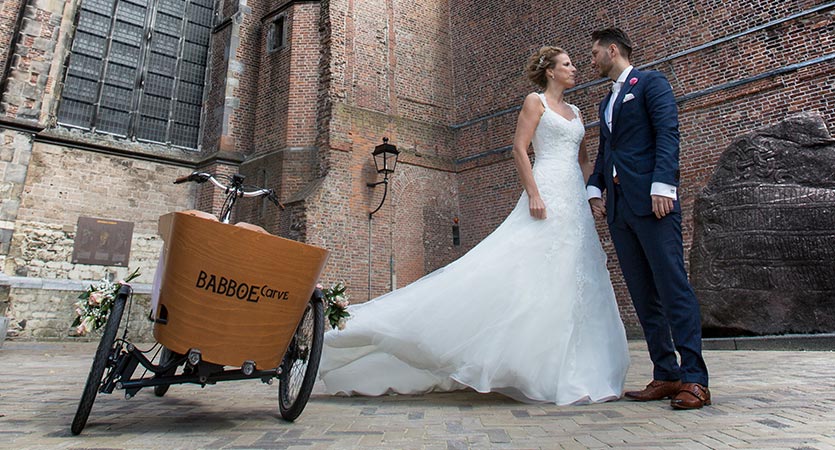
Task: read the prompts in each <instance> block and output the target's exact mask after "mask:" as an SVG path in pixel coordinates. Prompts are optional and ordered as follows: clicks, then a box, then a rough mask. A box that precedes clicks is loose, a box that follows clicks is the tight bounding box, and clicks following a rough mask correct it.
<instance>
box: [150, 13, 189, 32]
mask: <svg viewBox="0 0 835 450" xmlns="http://www.w3.org/2000/svg"><path fill="white" fill-rule="evenodd" d="M182 28H183V18H182V17H174V16H169V15H168V14H163V13H158V14H157V21H156V25H155V26H154V31H159V32H161V33H165V34H167V35H169V36H179V35H180V33H182Z"/></svg>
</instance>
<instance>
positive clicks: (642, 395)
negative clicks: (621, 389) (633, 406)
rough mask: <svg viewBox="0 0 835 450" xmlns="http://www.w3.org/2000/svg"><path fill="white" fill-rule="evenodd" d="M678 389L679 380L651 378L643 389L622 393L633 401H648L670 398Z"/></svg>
mask: <svg viewBox="0 0 835 450" xmlns="http://www.w3.org/2000/svg"><path fill="white" fill-rule="evenodd" d="M680 390H681V381H678V380H676V381H661V380H652V381H651V382H650V383H649V384H648V385H647V387H646V388H644V390H643V391H628V392H626V393H625V394H623V395H624V396H626V398H629V399H632V400H635V401H639V402H648V401H651V400H661V399H665V398H670V397H672V396H674V395H676V394H677V393H678V392H679V391H680Z"/></svg>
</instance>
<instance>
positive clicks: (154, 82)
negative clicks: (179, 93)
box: [145, 73, 174, 98]
mask: <svg viewBox="0 0 835 450" xmlns="http://www.w3.org/2000/svg"><path fill="white" fill-rule="evenodd" d="M173 92H174V79H173V78H170V77H164V76H161V75H157V74H153V73H149V74H148V75H147V76H146V77H145V93H146V94H150V95H157V96H160V97H169V98H171V97H172V94H173Z"/></svg>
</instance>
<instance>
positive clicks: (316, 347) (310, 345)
mask: <svg viewBox="0 0 835 450" xmlns="http://www.w3.org/2000/svg"><path fill="white" fill-rule="evenodd" d="M324 335H325V310H324V306H323V305H322V301H321V300H319V299H315V298H311V299H310V302H309V303H308V304H307V308H306V309H305V311H304V316H302V320H301V322H300V323H299V326H298V328H297V329H296V333H295V335H293V340H292V341H291V342H290V346H289V348H288V349H287V353H286V354H285V355H284V359H283V360H282V361H281V369H282V370H281V375H280V376H279V378H278V410H279V412H280V413H281V417H282V418H284V420H286V421H288V422H292V421H294V420H296V418H297V417H299V414H301V413H302V410H304V407H305V405H307V400H308V399H309V398H310V393H311V392H312V391H313V384H314V383H316V373H317V372H318V371H319V358H320V357H321V356H322V341H323V340H324Z"/></svg>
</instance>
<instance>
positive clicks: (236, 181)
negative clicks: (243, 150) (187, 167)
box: [174, 172, 284, 209]
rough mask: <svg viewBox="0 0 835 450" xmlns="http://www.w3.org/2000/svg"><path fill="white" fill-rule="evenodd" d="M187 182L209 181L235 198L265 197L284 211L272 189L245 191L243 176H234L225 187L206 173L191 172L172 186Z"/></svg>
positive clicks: (175, 181)
mask: <svg viewBox="0 0 835 450" xmlns="http://www.w3.org/2000/svg"><path fill="white" fill-rule="evenodd" d="M188 181H192V182H195V183H205V182H207V181H211V182H212V184H214V185H215V186H217V187H219V188H221V189H223V190H224V191H226V192H227V193H229V192H234V193H235V196H236V197H266V198H267V200H269V201H271V202H273V204H275V206H278V207H279V208H281V209H284V205H282V204H281V202H279V201H278V196H277V195H275V191H274V190H272V189H266V188H261V189H255V190H252V191H245V190H244V188H243V185H242V184H241V182H242V181H243V176H241V175H235V176H233V178H232V183H231V184H230V185H228V186H227V185H225V184H223V183H221V182H220V181H218V180H217V178H215V176H214V175H212V174H210V173H206V172H192V173H190V174H188V175H186V176H184V177H179V178H177V179H176V180H174V184H180V183H185V182H188Z"/></svg>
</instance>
